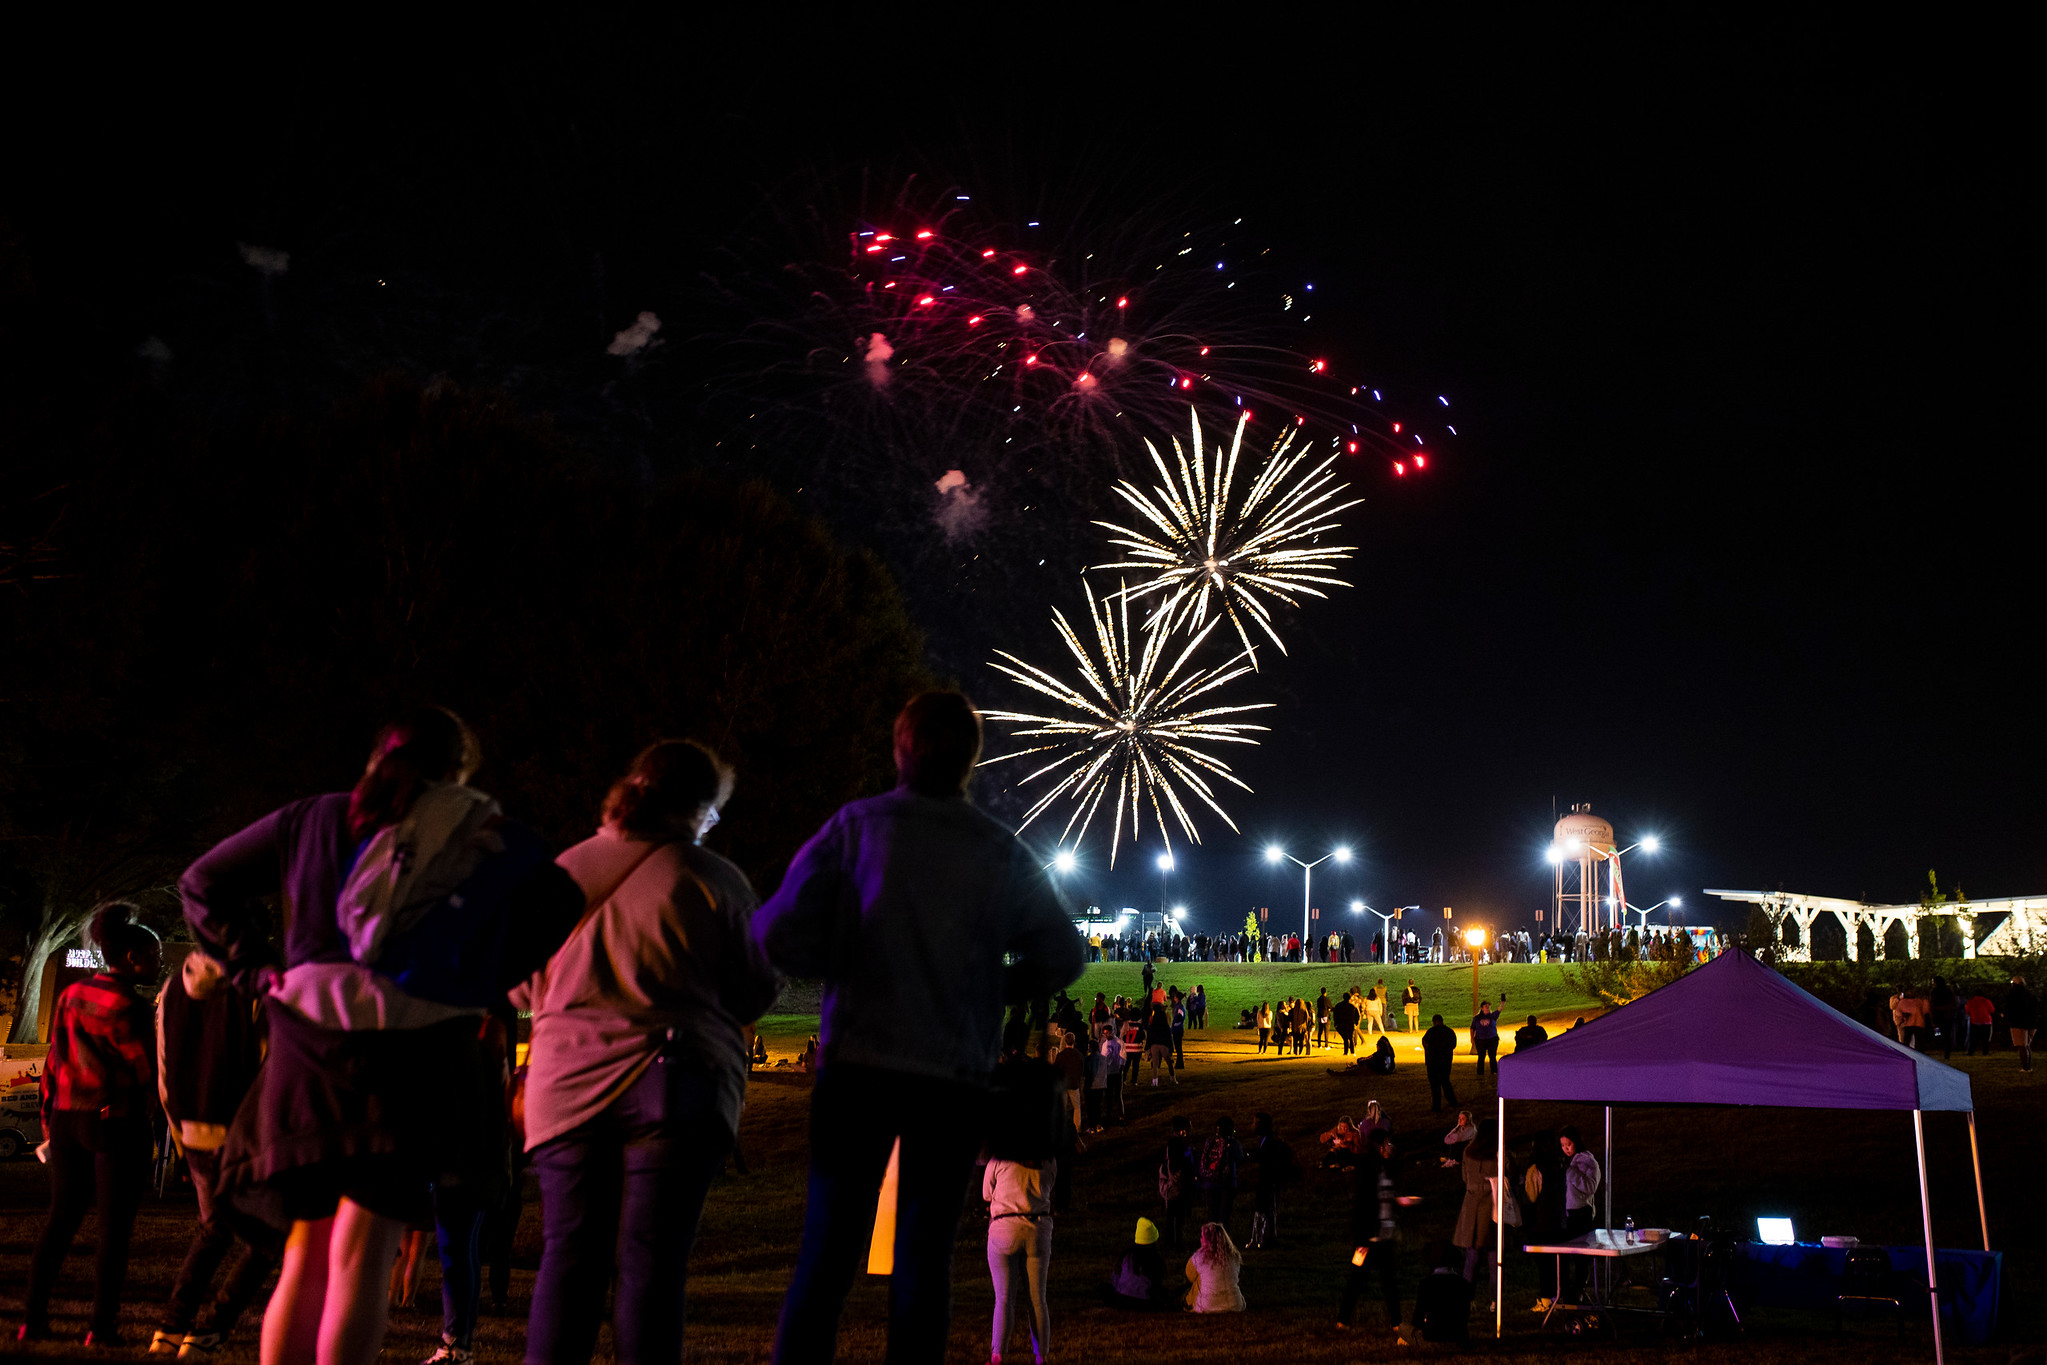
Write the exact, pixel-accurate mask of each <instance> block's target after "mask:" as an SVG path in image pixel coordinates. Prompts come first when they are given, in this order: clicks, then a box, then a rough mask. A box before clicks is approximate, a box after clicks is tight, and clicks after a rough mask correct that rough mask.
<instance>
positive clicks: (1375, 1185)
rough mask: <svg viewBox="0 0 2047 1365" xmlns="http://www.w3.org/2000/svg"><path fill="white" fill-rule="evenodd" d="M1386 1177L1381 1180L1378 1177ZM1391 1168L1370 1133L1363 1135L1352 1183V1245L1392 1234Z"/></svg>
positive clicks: (1393, 1207) (1392, 1192)
mask: <svg viewBox="0 0 2047 1365" xmlns="http://www.w3.org/2000/svg"><path fill="white" fill-rule="evenodd" d="M1382 1174H1383V1175H1384V1176H1385V1177H1386V1180H1385V1181H1384V1182H1383V1183H1382V1182H1381V1181H1380V1178H1379V1177H1380V1176H1381V1175H1382ZM1392 1177H1393V1171H1392V1169H1391V1167H1390V1165H1389V1164H1388V1163H1387V1162H1385V1161H1384V1160H1382V1159H1381V1158H1380V1156H1379V1149H1378V1148H1377V1147H1375V1146H1373V1145H1372V1134H1370V1133H1367V1134H1366V1135H1365V1139H1364V1143H1363V1149H1362V1150H1361V1151H1360V1152H1359V1153H1358V1166H1357V1171H1356V1172H1355V1175H1354V1183H1353V1184H1352V1185H1351V1200H1350V1237H1351V1242H1352V1244H1353V1245H1355V1246H1363V1245H1364V1244H1365V1243H1367V1242H1376V1241H1378V1240H1379V1239H1380V1238H1381V1237H1390V1236H1392V1235H1393V1213H1394V1210H1395V1209H1396V1208H1398V1207H1399V1206H1398V1205H1397V1204H1395V1203H1394V1202H1393V1201H1394V1198H1395V1197H1396V1192H1395V1190H1394V1188H1393V1180H1392Z"/></svg>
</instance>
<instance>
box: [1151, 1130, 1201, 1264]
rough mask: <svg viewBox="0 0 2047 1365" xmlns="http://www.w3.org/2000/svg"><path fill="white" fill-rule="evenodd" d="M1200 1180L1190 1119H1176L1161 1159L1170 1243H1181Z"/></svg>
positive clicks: (1161, 1187)
mask: <svg viewBox="0 0 2047 1365" xmlns="http://www.w3.org/2000/svg"><path fill="white" fill-rule="evenodd" d="M1199 1184H1200V1172H1199V1171H1198V1170H1197V1169H1196V1168H1195V1161H1194V1149H1193V1144H1192V1143H1191V1142H1190V1141H1189V1139H1188V1136H1187V1120H1186V1119H1184V1118H1176V1119H1174V1120H1173V1130H1172V1132H1171V1133H1169V1134H1168V1135H1167V1136H1166V1149H1165V1157H1164V1159H1163V1160H1161V1161H1160V1162H1159V1201H1160V1202H1161V1203H1163V1204H1164V1205H1165V1206H1166V1216H1165V1233H1166V1245H1167V1246H1172V1247H1177V1246H1179V1245H1180V1233H1181V1231H1182V1230H1183V1229H1184V1228H1185V1227H1186V1225H1187V1216H1188V1215H1189V1214H1191V1213H1193V1212H1194V1192H1195V1189H1196V1187H1197V1186H1198V1185H1199Z"/></svg>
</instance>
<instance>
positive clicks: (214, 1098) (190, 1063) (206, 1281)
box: [149, 948, 281, 1360]
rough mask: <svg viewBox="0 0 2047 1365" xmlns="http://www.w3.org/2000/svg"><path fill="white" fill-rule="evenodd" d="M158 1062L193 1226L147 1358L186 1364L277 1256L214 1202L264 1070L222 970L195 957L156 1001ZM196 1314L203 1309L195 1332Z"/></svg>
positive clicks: (257, 1037) (254, 1289) (242, 1001)
mask: <svg viewBox="0 0 2047 1365" xmlns="http://www.w3.org/2000/svg"><path fill="white" fill-rule="evenodd" d="M156 1056H157V1080H156V1092H157V1098H158V1099H160V1100H161V1101H162V1102H163V1111H164V1117H165V1118H166V1119H168V1120H169V1121H170V1128H171V1132H172V1134H173V1136H174V1137H175V1138H176V1140H177V1145H178V1149H179V1150H180V1151H182V1152H183V1153H184V1154H185V1169H186V1172H187V1173H188V1174H189V1175H190V1176H191V1178H192V1191H193V1193H194V1194H195V1195H196V1196H197V1198H198V1202H199V1225H198V1227H196V1228H195V1229H193V1233H192V1241H191V1244H190V1246H189V1247H188V1248H187V1249H186V1251H185V1261H184V1264H183V1265H182V1266H180V1267H179V1269H178V1278H177V1279H176V1280H175V1281H173V1283H172V1285H171V1297H170V1301H169V1302H168V1303H166V1304H165V1305H164V1312H163V1317H162V1319H161V1320H160V1321H159V1323H158V1325H157V1328H156V1331H155V1333H154V1334H153V1335H152V1336H151V1338H150V1342H149V1354H151V1355H153V1356H160V1355H176V1356H182V1357H184V1358H185V1359H187V1360H190V1359H193V1358H194V1357H202V1358H203V1356H204V1355H205V1354H206V1353H208V1352H211V1351H214V1350H218V1349H219V1347H220V1343H221V1340H222V1339H223V1338H224V1337H225V1336H226V1335H227V1334H228V1333H229V1332H231V1331H233V1330H234V1326H235V1323H236V1322H238V1321H239V1320H240V1319H241V1316H242V1313H243V1312H244V1311H245V1310H246V1309H247V1308H248V1306H249V1305H250V1304H251V1303H254V1302H255V1300H256V1296H257V1294H259V1293H261V1292H262V1289H263V1282H264V1281H265V1280H267V1279H268V1278H269V1277H270V1272H271V1270H272V1269H273V1268H274V1267H275V1266H276V1264H277V1257H278V1252H279V1251H280V1250H281V1244H280V1243H278V1242H277V1241H276V1240H275V1239H274V1238H270V1237H266V1236H264V1235H263V1234H262V1233H261V1232H260V1231H258V1230H256V1229H254V1228H251V1227H249V1226H247V1223H246V1220H245V1222H244V1224H243V1225H242V1226H239V1227H238V1226H236V1224H235V1222H234V1220H233V1219H232V1218H231V1217H230V1211H229V1209H228V1208H227V1207H226V1203H225V1201H223V1200H221V1199H220V1198H218V1197H217V1194H216V1189H217V1186H218V1185H219V1183H220V1149H221V1147H222V1145H223V1144H225V1143H226V1141H227V1129H228V1124H230V1123H231V1122H233V1120H234V1116H235V1110H237V1109H239V1108H240V1107H241V1103H242V1097H243V1096H244V1095H246V1094H248V1093H249V1087H250V1086H251V1085H253V1084H254V1083H255V1080H256V1073H257V1069H258V1068H259V1067H260V1066H261V1065H262V1062H263V1009H262V1003H261V1001H259V1000H256V999H252V998H251V997H250V996H248V995H246V994H244V993H243V992H241V991H238V990H236V989H235V988H234V987H233V986H231V985H229V984H228V981H227V973H226V971H225V970H224V969H223V968H222V967H221V965H220V963H218V962H216V961H214V960H213V959H212V958H211V957H209V956H207V955H206V953H205V952H204V951H203V950H201V949H198V948H194V949H193V950H192V951H191V952H189V953H187V954H186V955H185V960H184V962H183V963H182V964H181V965H180V967H179V969H178V970H177V971H175V972H173V973H171V976H170V979H169V980H168V981H166V982H164V986H163V990H162V991H161V992H160V993H159V994H158V995H157V998H156ZM251 1237H253V1238H255V1240H254V1241H250V1240H248V1239H249V1238H251ZM231 1252H232V1253H234V1262H233V1266H232V1268H231V1269H230V1270H229V1271H228V1273H227V1275H226V1277H225V1280H224V1281H223V1283H222V1284H221V1287H220V1292H219V1293H218V1294H213V1293H211V1292H210V1291H211V1290H212V1288H213V1277H214V1274H215V1272H217V1271H218V1270H220V1268H221V1267H222V1265H223V1264H225V1263H227V1260H228V1256H229V1253H231ZM208 1300H210V1303H209V1302H208ZM202 1308H207V1309H210V1311H209V1313H208V1315H207V1316H208V1320H207V1321H206V1322H205V1323H204V1324H203V1325H202V1324H201V1323H200V1322H199V1317H200V1312H201V1309H202ZM195 1328H196V1329H198V1330H194V1329H195Z"/></svg>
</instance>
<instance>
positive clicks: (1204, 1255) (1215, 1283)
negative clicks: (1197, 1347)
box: [1187, 1223, 1244, 1313]
mask: <svg viewBox="0 0 2047 1365" xmlns="http://www.w3.org/2000/svg"><path fill="white" fill-rule="evenodd" d="M1243 1269H1244V1256H1243V1253H1242V1252H1240V1251H1238V1250H1237V1244H1236V1243H1235V1242H1232V1241H1231V1240H1230V1233H1229V1229H1228V1228H1225V1227H1224V1226H1223V1225H1222V1224H1221V1223H1203V1224H1202V1225H1201V1245H1200V1246H1198V1247H1196V1248H1195V1249H1194V1254H1193V1255H1192V1256H1189V1257H1188V1258H1187V1284H1188V1289H1187V1306H1188V1307H1189V1308H1191V1309H1193V1310H1194V1311H1195V1312H1197V1313H1241V1312H1243V1311H1244V1291H1243V1290H1242V1289H1241V1288H1239V1287H1238V1284H1237V1277H1238V1275H1239V1274H1241V1273H1242V1271H1243Z"/></svg>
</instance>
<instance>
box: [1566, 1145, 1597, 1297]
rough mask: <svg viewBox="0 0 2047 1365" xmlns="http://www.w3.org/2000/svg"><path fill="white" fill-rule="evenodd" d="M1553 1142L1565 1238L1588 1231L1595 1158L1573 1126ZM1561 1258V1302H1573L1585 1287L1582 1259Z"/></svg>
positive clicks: (1592, 1207) (1594, 1190)
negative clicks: (1560, 1163)
mask: <svg viewBox="0 0 2047 1365" xmlns="http://www.w3.org/2000/svg"><path fill="white" fill-rule="evenodd" d="M1557 1142H1558V1145H1559V1146H1560V1147H1561V1148H1562V1150H1563V1154H1564V1238H1565V1240H1567V1241H1568V1240H1571V1239H1573V1238H1577V1237H1583V1236H1584V1235H1585V1234H1586V1233H1588V1232H1590V1231H1592V1224H1593V1221H1594V1219H1595V1217H1596V1216H1597V1215H1596V1206H1595V1204H1594V1198H1595V1197H1596V1196H1597V1195H1598V1193H1599V1181H1600V1170H1599V1158H1598V1157H1596V1156H1594V1155H1592V1153H1590V1152H1588V1151H1586V1150H1585V1148H1584V1139H1583V1138H1581V1137H1580V1136H1579V1135H1578V1130H1577V1129H1576V1128H1565V1129H1564V1130H1563V1131H1562V1132H1561V1133H1559V1134H1558V1135H1557ZM1563 1260H1564V1261H1565V1265H1564V1267H1563V1279H1562V1281H1561V1283H1562V1286H1563V1291H1562V1292H1563V1296H1564V1302H1565V1303H1576V1302H1578V1297H1579V1295H1580V1294H1581V1293H1583V1292H1584V1288H1585V1258H1584V1257H1583V1256H1567V1257H1564V1258H1563Z"/></svg>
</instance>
